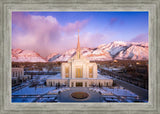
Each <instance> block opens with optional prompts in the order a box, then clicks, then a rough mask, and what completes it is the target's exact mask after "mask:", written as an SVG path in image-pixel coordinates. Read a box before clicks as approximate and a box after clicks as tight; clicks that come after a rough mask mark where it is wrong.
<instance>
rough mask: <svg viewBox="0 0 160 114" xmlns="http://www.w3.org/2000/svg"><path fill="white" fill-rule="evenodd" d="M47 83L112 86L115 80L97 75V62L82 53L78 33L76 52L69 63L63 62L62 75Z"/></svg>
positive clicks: (73, 85)
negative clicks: (91, 60)
mask: <svg viewBox="0 0 160 114" xmlns="http://www.w3.org/2000/svg"><path fill="white" fill-rule="evenodd" d="M46 84H47V85H48V86H55V85H57V84H60V85H62V84H64V85H67V86H69V87H89V86H92V85H100V86H112V84H113V80H111V79H106V78H99V77H98V76H97V64H96V63H91V62H90V61H89V60H88V59H86V58H85V57H83V56H82V55H81V49H80V42H79V34H78V43H77V49H76V54H75V55H74V56H73V57H72V58H71V59H69V60H68V62H67V63H62V64H61V77H60V78H49V79H47V81H46Z"/></svg>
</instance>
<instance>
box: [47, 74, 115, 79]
mask: <svg viewBox="0 0 160 114" xmlns="http://www.w3.org/2000/svg"><path fill="white" fill-rule="evenodd" d="M47 79H62V77H61V74H60V73H58V74H56V75H52V76H49V77H48V78H47ZM66 79H67V78H66ZM77 79H86V78H77ZM88 79H90V78H88ZM92 79H112V77H110V76H107V75H101V74H98V75H97V78H92Z"/></svg>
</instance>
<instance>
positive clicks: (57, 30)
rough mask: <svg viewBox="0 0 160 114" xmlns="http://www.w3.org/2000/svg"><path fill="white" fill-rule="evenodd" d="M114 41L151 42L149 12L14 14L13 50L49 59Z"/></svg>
mask: <svg viewBox="0 0 160 114" xmlns="http://www.w3.org/2000/svg"><path fill="white" fill-rule="evenodd" d="M78 30H79V37H80V45H81V47H89V48H95V47H97V46H99V45H101V44H108V43H110V42H113V41H125V42H148V12H104V11H103V12H12V49H16V48H20V49H28V50H33V51H36V52H38V53H39V54H40V55H41V56H43V57H46V56H48V55H49V54H51V53H63V52H65V51H66V50H68V49H71V48H76V45H77V36H78Z"/></svg>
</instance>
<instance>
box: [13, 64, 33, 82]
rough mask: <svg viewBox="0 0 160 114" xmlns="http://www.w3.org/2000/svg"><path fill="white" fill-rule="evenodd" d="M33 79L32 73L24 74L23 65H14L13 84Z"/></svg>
mask: <svg viewBox="0 0 160 114" xmlns="http://www.w3.org/2000/svg"><path fill="white" fill-rule="evenodd" d="M28 79H31V76H30V75H24V68H23V67H13V68H12V84H13V85H16V84H19V83H21V82H23V81H26V80H28Z"/></svg>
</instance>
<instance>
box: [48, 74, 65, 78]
mask: <svg viewBox="0 0 160 114" xmlns="http://www.w3.org/2000/svg"><path fill="white" fill-rule="evenodd" d="M47 79H62V77H61V73H57V74H56V75H51V76H48V77H47Z"/></svg>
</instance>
